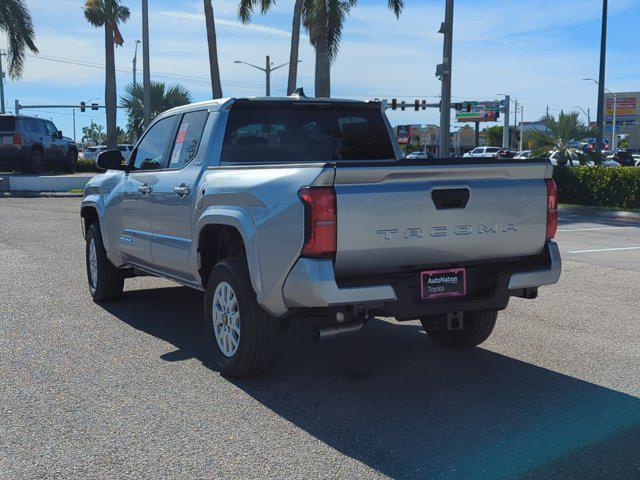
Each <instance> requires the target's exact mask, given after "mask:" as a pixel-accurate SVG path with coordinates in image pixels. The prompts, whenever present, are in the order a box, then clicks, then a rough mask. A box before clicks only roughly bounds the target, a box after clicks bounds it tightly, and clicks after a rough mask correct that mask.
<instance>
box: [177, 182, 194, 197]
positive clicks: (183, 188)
mask: <svg viewBox="0 0 640 480" xmlns="http://www.w3.org/2000/svg"><path fill="white" fill-rule="evenodd" d="M190 191H191V189H190V188H189V186H188V185H185V184H184V183H183V184H182V185H179V186H177V187H174V189H173V193H175V194H176V195H180V196H181V197H184V196H187V195H189V192H190Z"/></svg>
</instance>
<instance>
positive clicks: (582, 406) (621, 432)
mask: <svg viewBox="0 0 640 480" xmlns="http://www.w3.org/2000/svg"><path fill="white" fill-rule="evenodd" d="M201 306H202V295H201V294H200V293H199V292H196V291H193V290H190V289H187V288H180V287H177V288H158V289H150V290H137V291H128V292H127V293H126V294H125V299H124V300H123V301H121V302H116V303H113V304H110V305H108V306H106V308H107V310H108V311H109V312H111V313H112V314H113V315H115V316H116V317H118V318H119V319H121V320H122V321H123V322H126V323H127V324H129V325H130V326H132V327H133V328H136V329H138V330H141V331H143V332H146V333H147V334H149V335H153V336H155V337H157V338H160V339H162V340H165V341H167V342H169V343H171V344H173V345H175V347H176V351H174V352H172V353H170V354H165V355H163V356H162V357H161V358H162V359H163V360H165V361H180V360H184V359H188V358H194V357H195V358H197V359H199V360H201V361H202V362H203V363H204V364H205V365H207V366H208V367H209V368H211V369H212V370H215V368H214V367H213V366H211V365H210V364H209V363H208V361H207V359H206V355H204V352H203V350H202V349H201V347H200V345H199V343H200V340H199V339H200V338H201V322H202V320H201V318H202V307H201ZM274 363H275V364H274V366H273V367H274V368H273V369H272V371H271V373H268V374H266V375H265V376H263V377H261V378H258V379H252V380H246V381H233V380H232V381H233V383H234V384H235V385H237V386H238V387H239V388H241V389H242V390H244V391H245V392H246V393H247V394H249V395H251V396H252V397H253V398H255V399H256V400H257V401H259V402H261V403H262V404H263V405H265V406H266V407H268V408H269V409H271V410H272V411H273V412H275V413H276V414H278V415H280V416H281V417H283V418H284V419H286V420H287V421H289V422H291V423H292V424H293V425H295V426H296V427H297V428H300V429H302V430H304V431H305V432H308V433H309V434H310V435H313V436H314V437H315V438H317V439H319V440H320V441H322V442H324V443H325V444H326V445H328V446H329V447H330V448H332V449H335V450H337V451H338V452H340V453H341V454H343V455H345V456H347V457H351V458H354V459H356V460H358V461H359V462H362V463H363V464H365V465H367V466H368V467H370V468H372V469H373V470H376V471H379V472H381V473H383V474H385V475H388V476H390V477H394V478H430V479H444V478H446V479H449V478H459V479H469V478H474V479H475V478H531V479H539V478H550V479H551V478H553V479H556V478H579V479H587V478H607V479H610V478H625V479H629V478H640V400H639V399H637V398H635V397H633V396H630V395H626V394H623V393H620V392H616V391H614V390H611V389H608V388H604V387H600V386H598V385H594V384H592V383H589V382H586V381H582V380H578V379H576V378H573V377H570V376H567V375H563V374H560V373H556V372H554V371H551V370H548V369H545V368H541V367H537V366H535V365H532V364H529V363H526V362H522V361H519V360H516V359H514V358H510V357H508V356H504V355H500V354H497V353H493V352H490V351H488V350H485V349H482V348H478V349H474V350H470V351H457V352H452V351H448V350H444V349H442V348H439V347H437V346H436V345H434V344H433V343H431V342H430V341H429V340H428V339H427V338H426V335H425V334H424V332H423V331H422V330H421V329H420V328H419V327H418V326H416V325H414V324H400V325H399V324H392V323H391V322H388V321H384V320H373V321H371V322H369V324H368V325H367V326H366V327H365V329H363V330H362V331H361V332H358V333H354V334H349V335H346V336H342V337H337V338H333V339H330V340H327V341H324V342H323V343H319V344H316V343H313V342H312V340H311V332H310V329H309V328H307V326H306V325H303V324H302V323H296V322H295V320H293V321H292V327H291V328H290V329H289V330H287V331H286V332H285V333H284V334H283V335H282V341H281V344H280V347H279V353H278V356H277V358H276V361H275V362H274ZM345 475H346V476H349V475H348V474H345ZM339 476H342V474H341V475H339Z"/></svg>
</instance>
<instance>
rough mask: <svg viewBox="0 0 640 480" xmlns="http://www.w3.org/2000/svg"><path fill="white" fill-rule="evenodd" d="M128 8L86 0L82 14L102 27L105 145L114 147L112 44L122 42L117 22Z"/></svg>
mask: <svg viewBox="0 0 640 480" xmlns="http://www.w3.org/2000/svg"><path fill="white" fill-rule="evenodd" d="M129 15H130V12H129V9H128V8H127V7H125V6H123V5H121V4H120V0H86V2H85V4H84V16H85V18H86V19H87V21H88V22H89V23H90V24H91V25H93V26H94V27H104V52H105V82H104V104H105V107H106V114H107V147H108V148H116V146H117V144H118V140H117V138H116V107H117V101H118V98H117V95H116V63H115V57H114V45H118V46H121V45H122V44H123V43H124V40H123V38H122V35H121V34H120V29H119V28H118V24H119V23H121V22H126V21H127V19H128V18H129Z"/></svg>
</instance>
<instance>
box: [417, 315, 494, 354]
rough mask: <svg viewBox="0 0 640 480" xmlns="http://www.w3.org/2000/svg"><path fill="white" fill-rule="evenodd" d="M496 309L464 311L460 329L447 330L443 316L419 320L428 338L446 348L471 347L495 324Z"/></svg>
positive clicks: (482, 338)
mask: <svg viewBox="0 0 640 480" xmlns="http://www.w3.org/2000/svg"><path fill="white" fill-rule="evenodd" d="M497 319H498V311H497V310H481V311H476V312H465V314H464V324H463V328H462V329H461V330H447V322H446V318H445V317H444V316H442V317H440V318H437V319H434V318H432V317H425V318H422V319H421V320H420V322H421V323H422V326H423V327H424V330H425V332H427V335H429V338H430V339H431V340H433V341H434V342H435V343H437V344H438V345H441V346H443V347H446V348H454V349H460V348H472V347H475V346H478V345H480V344H481V343H482V342H484V341H485V340H486V339H487V338H489V336H490V335H491V332H493V327H495V325H496V320H497Z"/></svg>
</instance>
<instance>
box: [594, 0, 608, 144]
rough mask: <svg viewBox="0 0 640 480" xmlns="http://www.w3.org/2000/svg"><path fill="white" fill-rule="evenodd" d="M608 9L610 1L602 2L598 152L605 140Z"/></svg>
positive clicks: (604, 0) (603, 0)
mask: <svg viewBox="0 0 640 480" xmlns="http://www.w3.org/2000/svg"><path fill="white" fill-rule="evenodd" d="M607 7H608V0H602V33H601V36H600V76H599V81H598V118H597V120H596V122H597V125H598V134H599V137H598V138H597V139H596V150H597V151H598V152H601V151H602V139H603V138H604V83H605V66H606V57H607Z"/></svg>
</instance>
